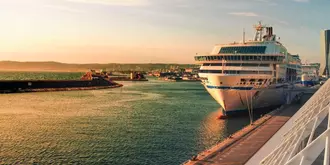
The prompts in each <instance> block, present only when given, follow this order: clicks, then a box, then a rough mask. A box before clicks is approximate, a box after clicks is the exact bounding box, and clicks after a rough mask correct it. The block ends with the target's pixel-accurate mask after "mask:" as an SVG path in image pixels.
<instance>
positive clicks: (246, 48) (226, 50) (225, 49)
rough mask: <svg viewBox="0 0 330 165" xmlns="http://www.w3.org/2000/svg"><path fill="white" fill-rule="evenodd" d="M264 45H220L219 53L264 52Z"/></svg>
mask: <svg viewBox="0 0 330 165" xmlns="http://www.w3.org/2000/svg"><path fill="white" fill-rule="evenodd" d="M265 51H266V46H235V47H222V48H221V49H220V52H219V53H220V54H236V53H238V54H264V53H265Z"/></svg>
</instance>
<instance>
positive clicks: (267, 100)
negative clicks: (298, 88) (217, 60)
mask: <svg viewBox="0 0 330 165" xmlns="http://www.w3.org/2000/svg"><path fill="white" fill-rule="evenodd" d="M208 77H209V80H210V81H207V82H204V83H203V85H204V87H205V89H206V90H207V91H208V92H209V93H210V95H211V96H212V97H213V98H214V99H215V100H216V101H217V102H218V103H219V104H220V105H221V107H222V108H223V113H224V114H225V115H234V114H236V113H242V112H243V113H244V112H245V113H247V112H248V105H249V107H251V102H252V109H254V110H255V109H260V108H266V107H272V106H280V105H282V104H284V103H285V98H286V93H285V90H284V87H283V84H276V85H264V86H255V85H248V86H247V85H244V86H243V85H240V84H239V83H236V82H237V81H238V80H240V79H241V78H243V76H208ZM256 78H257V77H256ZM259 78H260V77H259ZM220 81H221V82H223V84H222V83H220ZM251 100H252V101H251Z"/></svg>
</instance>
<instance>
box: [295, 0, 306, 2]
mask: <svg viewBox="0 0 330 165" xmlns="http://www.w3.org/2000/svg"><path fill="white" fill-rule="evenodd" d="M293 1H295V2H309V0H293Z"/></svg>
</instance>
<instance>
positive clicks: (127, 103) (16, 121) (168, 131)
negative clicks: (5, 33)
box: [0, 72, 249, 165]
mask: <svg viewBox="0 0 330 165" xmlns="http://www.w3.org/2000/svg"><path fill="white" fill-rule="evenodd" d="M80 76H81V73H15V74H13V73H9V74H8V73H3V72H2V73H0V79H31V78H37V79H41V78H51V79H63V78H72V79H75V78H79V77H80ZM123 84H124V85H125V86H124V87H123V88H117V89H107V90H90V91H66V92H42V93H20V94H0V102H1V106H0V164H14V163H18V164H19V163H21V164H33V163H35V164H46V163H50V164H71V163H72V164H114V165H117V164H123V165H125V164H180V163H182V162H184V161H185V160H187V159H189V158H190V157H191V156H193V155H194V154H196V153H198V152H200V151H202V150H204V149H206V148H209V147H210V146H212V145H213V144H215V143H216V142H217V141H219V140H222V139H224V138H225V137H227V136H228V135H229V134H232V133H234V132H235V131H237V130H239V129H240V128H242V127H243V126H245V125H247V124H248V123H249V120H248V118H247V117H243V118H232V119H229V120H217V119H216V116H217V115H218V113H219V107H220V106H219V105H218V104H217V103H216V102H215V101H214V100H213V99H212V98H211V97H210V96H209V94H208V93H207V92H206V91H205V90H204V88H203V87H202V85H201V84H200V83H199V82H177V83H174V82H163V81H158V80H152V79H151V80H150V81H149V82H123Z"/></svg>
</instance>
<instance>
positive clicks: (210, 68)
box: [195, 22, 301, 114]
mask: <svg viewBox="0 0 330 165" xmlns="http://www.w3.org/2000/svg"><path fill="white" fill-rule="evenodd" d="M254 28H255V30H256V33H255V37H254V39H253V40H250V41H245V39H244V38H245V36H243V42H234V43H230V44H220V45H215V46H214V48H213V50H212V52H211V54H208V55H197V56H195V61H196V63H198V64H200V65H201V67H200V71H199V76H200V77H201V80H202V84H203V85H204V87H205V88H206V90H207V91H208V92H209V93H210V94H211V95H212V97H213V98H214V99H215V100H216V101H217V102H218V103H219V104H220V105H221V106H222V108H223V109H224V114H232V113H235V112H239V111H246V110H248V109H251V108H252V107H253V108H254V109H255V108H262V107H268V106H273V105H281V104H283V102H284V101H285V100H284V98H285V97H283V96H284V95H285V93H284V90H283V87H284V86H286V85H288V84H289V83H290V82H296V81H297V80H300V76H299V75H300V74H301V62H300V59H299V56H298V55H291V54H290V53H288V51H287V49H286V48H285V47H284V46H283V45H282V44H281V43H280V42H279V41H277V37H276V35H275V34H273V28H272V27H269V26H265V25H262V24H261V22H259V24H257V25H255V26H254Z"/></svg>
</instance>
